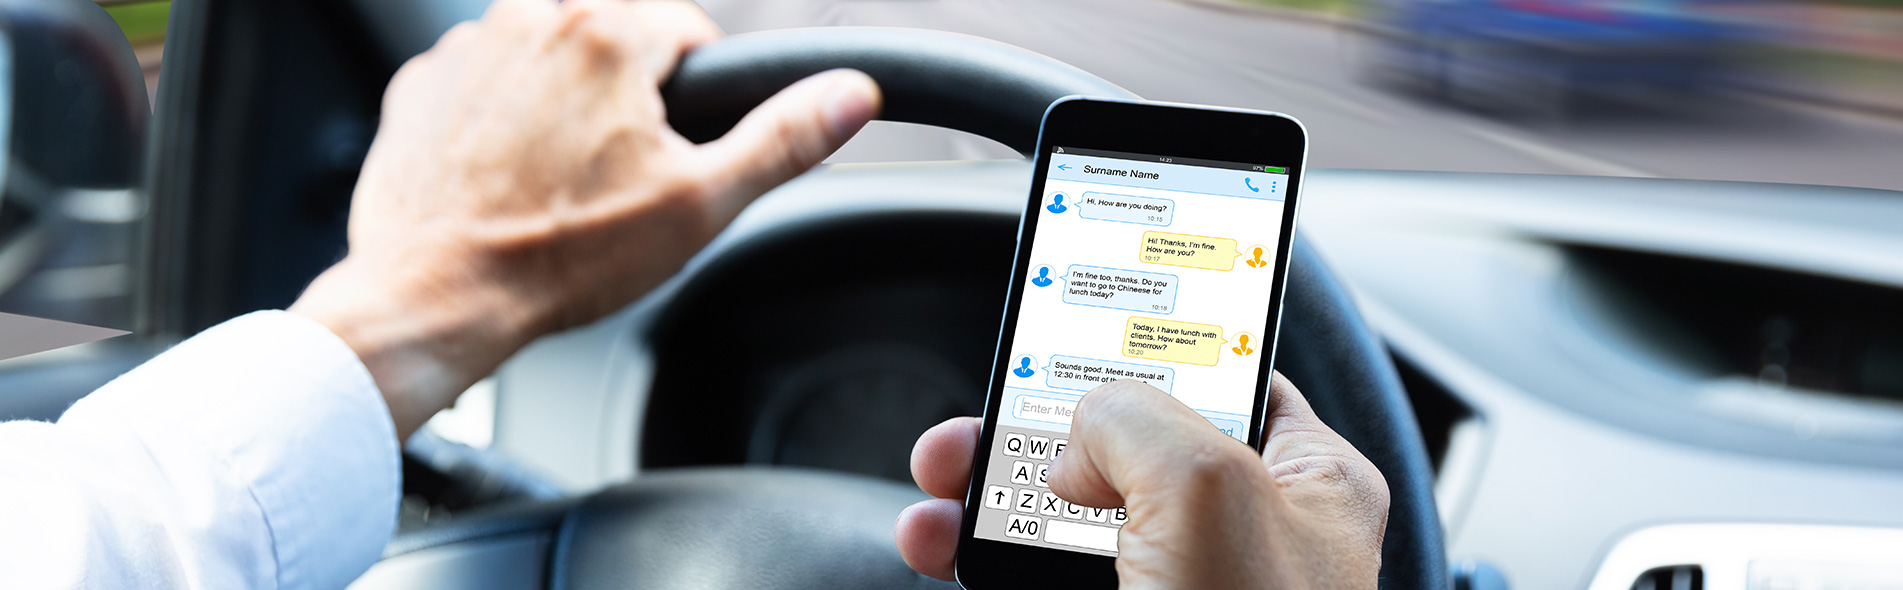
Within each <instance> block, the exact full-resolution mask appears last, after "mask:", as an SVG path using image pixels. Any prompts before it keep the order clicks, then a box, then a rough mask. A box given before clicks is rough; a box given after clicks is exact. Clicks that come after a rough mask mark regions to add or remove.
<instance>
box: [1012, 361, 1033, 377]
mask: <svg viewBox="0 0 1903 590" xmlns="http://www.w3.org/2000/svg"><path fill="white" fill-rule="evenodd" d="M1011 374H1012V375H1017V376H1019V377H1025V378H1029V377H1030V376H1032V375H1036V374H1037V370H1036V369H1032V368H1031V357H1028V356H1021V357H1018V368H1016V369H1011Z"/></svg>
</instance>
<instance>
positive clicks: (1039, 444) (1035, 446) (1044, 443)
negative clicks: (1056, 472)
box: [1025, 436, 1051, 459]
mask: <svg viewBox="0 0 1903 590" xmlns="http://www.w3.org/2000/svg"><path fill="white" fill-rule="evenodd" d="M1025 454H1026V455H1027V456H1029V457H1030V458H1032V459H1043V458H1045V457H1049V456H1050V455H1051V439H1048V438H1044V437H1042V436H1033V437H1031V442H1030V447H1028V448H1027V449H1025Z"/></svg>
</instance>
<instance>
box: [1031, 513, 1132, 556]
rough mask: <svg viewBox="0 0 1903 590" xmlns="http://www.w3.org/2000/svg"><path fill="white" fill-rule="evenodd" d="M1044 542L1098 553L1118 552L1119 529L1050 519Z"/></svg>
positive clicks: (1045, 527)
mask: <svg viewBox="0 0 1903 590" xmlns="http://www.w3.org/2000/svg"><path fill="white" fill-rule="evenodd" d="M1044 541H1045V542H1047V543H1056V544H1059V545H1070V546H1072V547H1083V548H1085V549H1096V550H1098V551H1116V550H1117V529H1113V528H1110V527H1107V526H1090V525H1087V524H1078V523H1075V522H1066V521H1062V520H1058V519H1055V518H1053V519H1050V521H1048V522H1047V523H1046V524H1045V525H1044Z"/></svg>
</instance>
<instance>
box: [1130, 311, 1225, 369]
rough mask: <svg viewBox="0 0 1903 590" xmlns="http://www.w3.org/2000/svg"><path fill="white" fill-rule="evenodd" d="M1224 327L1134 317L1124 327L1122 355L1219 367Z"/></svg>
mask: <svg viewBox="0 0 1903 590" xmlns="http://www.w3.org/2000/svg"><path fill="white" fill-rule="evenodd" d="M1227 342H1229V341H1228V340H1224V339H1223V337H1222V326H1212V325H1209V324H1192V323H1189V322H1179V321H1176V320H1166V319H1162V318H1151V317H1143V316H1131V317H1130V321H1129V323H1127V324H1125V325H1124V330H1123V356H1127V357H1130V358H1140V359H1151V360H1158V361H1168V362H1172V363H1185V364H1191V365H1202V366H1205V367H1214V366H1216V360H1217V359H1220V358H1222V345H1223V344H1225V343H1227Z"/></svg>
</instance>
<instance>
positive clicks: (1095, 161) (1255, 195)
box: [957, 98, 1308, 590]
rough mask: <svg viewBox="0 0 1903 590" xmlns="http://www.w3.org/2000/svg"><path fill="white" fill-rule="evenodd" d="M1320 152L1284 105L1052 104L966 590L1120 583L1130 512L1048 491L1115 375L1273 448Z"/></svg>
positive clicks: (978, 496)
mask: <svg viewBox="0 0 1903 590" xmlns="http://www.w3.org/2000/svg"><path fill="white" fill-rule="evenodd" d="M1307 146H1308V142H1307V135H1306V133H1305V132H1304V131H1303V128H1302V125H1301V123H1299V122H1297V121H1296V120H1295V119H1293V118H1290V117H1288V116H1285V115H1280V114H1276V113H1268V112H1259V111H1245V110H1236V109H1220V108H1208V107H1197V106H1188V105H1174V104H1159V103H1149V102H1134V101H1115V100H1099V99H1084V98H1070V99H1064V100H1061V101H1058V102H1057V103H1055V104H1053V105H1051V107H1050V109H1049V110H1047V111H1046V112H1045V114H1044V123H1043V126H1042V129H1041V131H1040V132H1039V139H1038V150H1037V158H1036V162H1035V165H1034V167H1033V172H1032V177H1031V193H1030V197H1029V199H1028V200H1027V201H1026V203H1025V209H1024V216H1023V218H1022V219H1021V221H1020V222H1019V226H1018V248H1017V262H1016V267H1015V270H1014V271H1013V272H1014V274H1013V278H1012V281H1011V289H1010V293H1009V297H1008V303H1007V305H1006V306H1005V312H1004V322H1003V328H1002V330H1001V332H1000V334H999V336H998V351H997V356H996V359H995V360H994V361H993V362H994V365H993V370H992V375H991V389H990V394H989V399H988V401H987V402H986V406H985V407H986V409H985V417H984V427H983V430H982V431H981V434H980V436H979V449H978V453H977V455H976V461H974V463H973V465H972V479H971V487H970V489H969V491H967V492H966V496H965V521H964V530H963V533H962V534H961V537H960V539H959V543H958V558H957V572H958V581H959V582H960V583H961V584H964V586H965V587H966V588H971V589H973V590H987V589H992V588H1019V587H1031V588H1037V587H1058V588H1114V587H1116V583H1117V577H1116V570H1115V569H1114V565H1113V564H1114V560H1115V558H1116V555H1117V533H1118V530H1119V527H1121V526H1122V525H1123V523H1124V522H1125V521H1126V520H1127V519H1128V517H1129V514H1128V513H1127V511H1125V510H1124V509H1122V508H1115V509H1096V508H1085V507H1081V506H1075V505H1071V504H1069V503H1068V502H1065V501H1064V500H1063V499H1061V498H1058V497H1057V495H1056V494H1053V493H1051V489H1050V487H1049V485H1048V483H1047V478H1048V474H1049V469H1050V465H1051V461H1053V460H1054V459H1055V458H1056V457H1057V456H1058V455H1061V454H1062V453H1063V452H1064V449H1065V447H1066V445H1067V442H1068V441H1067V440H1066V439H1067V437H1068V433H1069V432H1070V418H1071V414H1072V412H1073V411H1074V410H1075V409H1076V407H1077V403H1078V401H1079V400H1081V399H1082V398H1083V396H1084V395H1085V394H1086V393H1088V392H1089V391H1090V390H1091V389H1093V388H1095V387H1097V386H1099V385H1102V384H1104V383H1108V382H1110V381H1114V380H1117V379H1135V380H1140V381H1145V382H1148V383H1150V384H1151V385H1154V386H1156V387H1157V388H1158V389H1161V390H1163V391H1164V392H1167V393H1169V394H1170V395H1172V396H1174V397H1176V398H1177V399H1179V400H1182V402H1183V403H1184V404H1186V405H1188V406H1189V407H1191V408H1193V409H1195V410H1196V411H1197V412H1198V413H1201V414H1202V415H1203V416H1204V417H1206V418H1208V419H1209V423H1210V427H1211V428H1214V429H1218V430H1220V431H1222V432H1223V433H1224V434H1227V435H1229V436H1232V437H1234V438H1235V439H1236V441H1237V444H1248V445H1251V446H1254V447H1257V450H1260V440H1261V437H1262V430H1263V419H1264V411H1263V410H1264V407H1265V405H1266V403H1267V399H1268V388H1269V376H1270V368H1271V366H1272V365H1273V363H1274V359H1275V341H1276V328H1277V325H1278V324H1279V323H1280V319H1281V309H1282V292H1283V282H1284V279H1285V278H1286V276H1287V274H1288V258H1289V256H1288V253H1289V244H1290V239H1291V236H1292V235H1293V234H1294V231H1295V218H1296V212H1297V211H1298V210H1299V208H1298V206H1297V205H1298V203H1299V200H1298V199H1297V198H1296V196H1297V194H1298V190H1299V189H1300V186H1301V178H1302V166H1303V160H1304V157H1305V156H1306V155H1307ZM1046 585H1048V586H1046Z"/></svg>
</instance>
